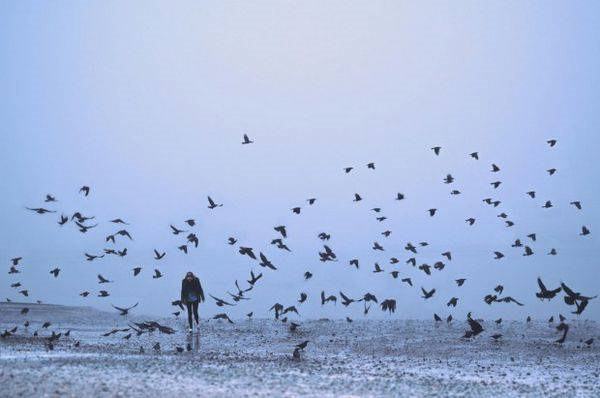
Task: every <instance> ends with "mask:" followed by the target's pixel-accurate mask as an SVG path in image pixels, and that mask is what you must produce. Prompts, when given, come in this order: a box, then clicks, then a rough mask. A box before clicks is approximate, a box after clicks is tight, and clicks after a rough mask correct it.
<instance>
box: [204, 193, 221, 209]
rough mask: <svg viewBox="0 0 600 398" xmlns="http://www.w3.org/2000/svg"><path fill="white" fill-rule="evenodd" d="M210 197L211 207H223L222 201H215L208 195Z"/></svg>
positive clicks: (209, 205)
mask: <svg viewBox="0 0 600 398" xmlns="http://www.w3.org/2000/svg"><path fill="white" fill-rule="evenodd" d="M207 198H208V208H209V209H214V208H216V207H221V206H223V204H222V203H215V201H213V200H212V198H211V197H210V196H207Z"/></svg>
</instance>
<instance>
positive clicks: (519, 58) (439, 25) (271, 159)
mask: <svg viewBox="0 0 600 398" xmlns="http://www.w3.org/2000/svg"><path fill="white" fill-rule="evenodd" d="M599 37H600V5H599V4H598V3H597V2H591V1H590V2H527V3H523V2H510V1H502V2H459V3H456V2H433V1H432V2H398V1H390V2H385V1H377V2H370V1H369V2H367V1H365V2H354V1H329V2H322V1H303V2H274V1H257V2H242V1H240V2H222V1H214V2H184V1H180V2H147V1H144V2H135V1H130V2H118V1H114V2H108V1H107V2H93V3H90V2H46V3H44V2H27V1H13V2H9V1H5V2H2V4H1V5H0V58H1V59H2V62H1V63H0V90H1V93H2V95H1V96H0V118H1V120H2V123H1V124H0V129H1V133H0V168H1V170H2V176H3V179H2V180H3V181H2V185H1V186H0V193H1V197H2V200H1V201H0V206H1V209H2V210H1V214H2V221H3V226H2V228H1V229H0V258H1V259H2V260H1V261H2V263H3V264H4V268H5V271H3V272H4V274H3V276H2V278H1V279H0V280H1V281H2V283H0V297H2V299H4V297H8V298H11V299H13V300H20V299H22V298H23V297H22V296H21V295H19V294H18V293H17V290H18V289H12V288H11V287H10V284H11V283H15V282H17V281H20V282H21V283H22V284H23V285H24V286H25V287H26V288H27V289H28V290H29V292H30V299H31V300H35V299H40V300H43V301H44V302H51V303H61V304H72V305H93V306H96V307H98V308H101V309H107V310H108V309H110V307H109V303H113V304H115V305H119V306H125V305H130V304H134V303H135V302H137V301H140V306H139V308H138V309H137V310H136V311H138V313H148V314H157V315H168V314H169V312H170V311H172V307H171V306H170V301H171V300H172V299H175V298H177V297H178V296H179V289H180V280H181V278H182V277H183V275H184V273H185V272H186V271H188V270H192V271H193V272H195V273H196V274H197V275H198V276H199V277H200V279H201V281H202V283H203V286H204V289H205V291H207V292H209V293H212V294H213V295H215V296H218V297H223V298H226V291H227V290H229V291H230V292H234V291H235V288H234V285H233V282H234V280H236V279H237V280H239V281H240V284H242V285H243V286H246V285H247V283H246V282H245V280H246V279H247V278H248V276H249V272H250V270H251V269H253V270H254V271H255V272H263V274H264V277H263V279H261V280H260V282H258V283H257V285H256V288H255V289H254V290H253V291H251V292H249V293H248V297H251V300H250V301H248V302H243V303H241V304H240V305H238V306H237V307H234V308H232V309H227V311H228V312H229V313H230V314H231V315H232V316H234V317H242V316H243V314H245V313H246V312H249V311H254V312H255V314H256V316H260V317H265V316H269V314H268V312H267V310H268V308H269V307H270V306H271V305H272V304H273V303H275V302H280V303H282V304H284V305H286V306H287V305H292V304H294V303H295V300H297V298H298V296H299V294H300V292H306V293H308V294H309V299H308V301H307V303H305V304H303V305H302V306H300V307H299V310H300V313H301V315H302V318H318V317H345V316H347V315H349V316H351V317H353V318H361V317H362V305H352V306H350V307H349V308H344V307H343V306H341V305H340V303H338V304H337V305H336V306H334V305H332V304H327V305H326V306H324V307H321V305H320V303H319V300H318V295H319V294H320V292H321V290H325V292H326V293H327V294H328V295H329V294H338V292H339V291H340V290H342V291H343V292H344V293H346V294H347V295H349V296H351V297H359V296H361V295H362V294H364V293H365V292H372V293H374V294H375V295H376V296H377V297H378V298H379V299H380V300H382V299H386V298H395V299H397V300H398V310H397V313H396V314H395V315H393V317H400V318H428V319H429V318H431V316H432V313H433V312H436V313H438V314H440V315H442V316H446V315H448V314H449V313H452V314H453V315H454V316H455V317H460V318H463V317H464V316H465V314H466V312H467V311H473V312H474V313H475V314H476V315H477V316H481V317H487V318H498V317H503V318H516V319H523V318H525V317H526V316H527V315H533V316H535V317H538V318H544V319H545V318H547V317H549V316H550V315H551V314H554V315H556V314H558V313H559V312H560V313H563V314H567V313H568V312H569V311H572V310H573V308H572V307H567V306H566V305H565V304H564V302H563V301H562V297H560V298H556V299H555V300H554V301H552V302H550V303H548V302H545V303H540V301H539V300H537V299H536V298H535V296H534V293H535V292H536V291H537V283H536V278H537V277H538V276H541V277H542V278H543V280H544V281H545V282H546V285H547V286H548V287H556V286H558V284H559V283H560V281H561V280H562V281H565V282H567V283H568V284H569V285H572V287H573V288H575V289H576V290H578V291H580V292H582V293H583V294H588V295H593V294H598V293H599V292H600V286H599V283H598V281H599V280H600V279H599V277H598V276H599V271H598V270H599V268H598V261H597V256H598V252H599V250H598V249H599V248H600V247H599V241H598V238H597V236H598V233H600V229H599V227H600V219H599V218H600V207H599V204H598V200H597V196H598V193H599V187H598V173H599V172H600V167H599V166H598V163H597V160H596V156H595V154H596V150H597V146H598V144H599V143H600V135H599V133H598V131H599V125H600V124H599V118H600V116H599V115H600V112H598V103H600V90H599V88H600V87H599V75H598V73H597V71H598V70H600V54H599V41H598V38H599ZM244 133H247V134H248V135H249V136H250V138H251V139H253V140H254V141H255V142H254V143H253V144H251V145H241V140H242V135H243V134H244ZM550 138H556V139H558V144H557V145H556V146H555V147H554V148H550V147H549V146H548V144H546V140H547V139H550ZM433 146H441V147H442V150H441V153H440V155H439V156H435V155H434V154H433V152H432V151H431V149H430V148H431V147H433ZM473 151H478V152H479V155H480V160H478V161H477V160H474V159H472V158H470V157H469V156H468V154H469V153H471V152H473ZM368 162H375V165H376V169H375V170H370V169H367V168H366V164H367V163H368ZM492 163H495V164H497V165H498V166H499V167H500V168H501V170H500V171H499V172H498V173H491V172H490V170H491V164H492ZM346 166H354V167H355V169H354V170H353V171H352V172H351V173H349V174H347V175H346V174H345V173H344V172H343V168H344V167H346ZM550 168H556V169H557V170H558V171H557V172H556V174H555V175H553V176H549V175H548V173H547V172H546V170H547V169H550ZM448 173H451V174H452V175H453V176H454V177H455V179H456V180H455V182H454V183H453V184H444V183H443V181H442V180H443V178H444V177H445V176H446V174H448ZM497 180H500V181H502V182H503V183H502V185H501V186H500V187H499V188H498V189H496V190H495V189H493V188H492V187H491V186H490V183H491V182H493V181H497ZM82 185H89V186H90V187H91V193H90V195H89V196H88V197H84V196H82V195H81V194H78V190H79V187H81V186H82ZM452 189H458V190H460V191H461V195H456V196H453V195H450V194H449V193H450V191H451V190H452ZM529 190H535V191H537V194H538V195H537V197H536V199H531V198H529V197H528V196H527V195H526V194H525V192H527V191H529ZM397 192H402V193H404V194H405V195H406V199H405V200H404V201H396V200H394V198H395V196H396V193H397ZM354 193H360V194H361V196H363V198H364V200H363V201H361V202H359V203H354V202H353V201H352V199H353V195H354ZM46 194H52V195H54V196H56V198H57V199H58V200H59V202H57V203H54V204H53V203H50V204H47V203H44V198H45V195H46ZM207 195H210V196H212V197H213V198H214V199H215V200H216V201H217V202H219V203H223V206H222V207H219V208H217V209H214V210H209V209H207V207H206V206H207V202H206V196H207ZM311 197H315V198H317V201H316V203H315V204H314V205H313V206H308V205H307V203H306V201H305V200H306V199H307V198H311ZM487 197H492V198H494V199H498V200H501V201H502V204H501V205H500V206H499V207H498V208H492V207H490V206H488V205H485V204H484V203H483V202H482V199H484V198H487ZM546 200H551V201H552V202H553V204H554V207H553V208H551V209H543V208H542V207H541V206H542V205H543V204H544V202H545V201H546ZM574 200H580V201H581V203H582V205H583V209H582V210H581V211H578V210H577V209H575V208H574V207H573V206H570V205H569V202H571V201H574ZM25 206H29V207H39V206H45V207H47V208H49V209H53V210H57V211H58V213H56V214H49V215H37V214H33V213H31V212H28V211H27V210H26V209H25ZM294 206H302V212H301V214H300V215H294V214H292V213H291V211H290V209H291V208H292V207H294ZM373 207H381V208H382V213H381V215H385V216H386V217H388V219H387V220H385V221H384V222H378V221H377V220H375V216H376V214H375V213H373V212H372V211H370V209H371V208H373ZM429 208H437V209H438V213H437V214H436V215H435V217H431V218H430V217H429V216H428V215H427V213H426V210H427V209H429ZM75 211H80V212H82V213H83V214H84V215H94V216H95V217H96V219H95V220H94V221H97V222H98V223H99V225H98V227H97V228H95V229H92V230H90V231H89V232H87V233H86V234H82V233H80V232H78V231H77V229H76V228H75V226H74V225H73V223H68V224H66V225H64V226H63V227H59V225H58V224H57V223H56V221H57V219H58V216H59V214H60V213H61V212H62V213H64V214H69V215H70V214H72V213H73V212H75ZM501 212H505V213H507V214H508V219H509V220H512V221H513V222H514V223H515V225H514V226H513V227H511V228H507V227H505V224H504V222H503V220H502V219H501V218H498V217H497V215H498V214H499V213H501ZM117 217H119V218H122V219H124V220H125V221H127V222H129V223H130V224H131V225H130V226H127V229H128V230H129V231H130V232H131V234H132V235H133V238H134V241H133V242H128V241H127V240H126V239H124V238H120V239H118V240H117V244H116V245H114V246H115V248H117V249H121V248H123V247H127V248H128V255H127V256H126V257H124V258H118V257H115V256H106V257H105V258H103V259H101V260H97V261H94V262H87V261H85V259H84V255H83V253H84V252H88V253H94V254H99V253H101V252H102V250H103V248H109V247H111V248H112V246H113V245H112V244H110V243H105V242H104V238H105V236H106V235H108V234H109V233H113V232H115V231H116V230H118V229H119V226H117V225H111V224H110V223H109V222H108V220H111V219H113V218H117ZM469 217H474V218H476V219H477V221H476V223H475V224H474V225H473V226H468V225H467V224H466V223H465V221H464V220H465V219H467V218H469ZM188 218H194V219H196V220H197V222H198V225H197V226H196V227H195V228H193V229H192V228H185V229H190V230H191V231H194V232H195V233H196V235H197V236H198V237H199V239H200V245H199V247H198V248H197V249H195V248H192V249H190V253H189V254H188V255H184V254H183V253H181V252H179V251H178V250H177V249H176V247H177V246H178V245H180V244H181V243H183V242H182V241H185V234H184V235H179V236H174V235H172V234H171V232H170V228H169V224H173V225H177V226H179V227H181V228H182V229H183V227H184V226H185V224H184V223H183V221H184V220H186V219H188ZM281 224H283V225H286V226H287V229H288V234H289V237H288V239H287V242H286V243H287V244H288V246H289V247H290V248H291V250H292V253H287V252H284V251H281V250H279V249H277V248H275V247H274V246H271V245H270V244H269V242H270V240H271V239H272V238H274V237H277V235H278V233H277V232H275V231H274V230H273V227H274V226H277V225H281ZM582 225H586V226H587V227H588V228H589V229H590V230H591V232H592V233H591V235H588V236H585V237H584V236H579V233H580V230H581V227H582ZM388 229H389V230H391V231H392V234H391V236H390V237H388V238H385V237H383V236H382V235H381V232H382V231H385V230H388ZM320 232H327V233H330V234H331V236H332V237H331V240H330V241H329V242H328V245H329V246H330V247H331V248H332V249H333V250H334V251H335V252H336V253H337V255H338V260H339V261H338V262H327V263H322V262H320V261H319V260H318V255H317V252H318V251H319V250H320V249H322V242H321V241H320V240H319V239H318V238H317V234H318V233H320ZM530 233H536V234H537V241H536V242H532V241H531V240H530V239H528V238H526V235H527V234H530ZM229 236H234V237H236V238H237V239H239V242H238V245H239V244H242V245H243V246H251V247H253V248H254V249H255V252H256V253H258V252H259V251H263V252H264V253H266V254H267V256H268V257H269V258H270V259H271V260H272V262H273V263H274V264H275V265H276V266H277V267H278V268H279V270H278V271H276V272H275V271H270V270H265V269H264V268H260V267H259V266H258V264H257V262H253V261H252V260H250V259H249V258H247V257H245V256H241V255H240V254H238V253H237V249H236V247H237V245H236V246H235V247H233V246H229V245H228V244H227V243H226V241H227V238H228V237H229ZM517 238H520V239H521V240H522V241H523V242H524V243H526V244H529V245H530V246H531V248H532V249H533V250H534V252H535V254H534V255H533V256H530V257H524V256H522V253H523V250H522V248H519V249H516V248H512V247H510V245H511V243H512V242H513V241H514V240H515V239H517ZM374 241H377V242H379V243H380V244H381V245H382V246H383V247H384V248H385V251H384V252H375V251H373V250H372V249H371V246H372V245H373V242H374ZM408 241H410V242H413V243H415V244H416V243H418V242H421V241H427V242H429V244H430V245H429V246H427V247H424V248H420V249H419V253H418V255H417V256H416V258H417V265H420V264H422V263H427V264H429V265H433V264H434V263H435V262H436V261H438V260H442V258H440V253H442V252H444V251H447V250H450V251H451V252H452V255H453V258H452V261H447V260H444V262H445V263H446V268H445V269H444V270H443V271H437V270H434V271H433V275H432V276H427V275H425V274H424V273H423V272H422V271H420V270H419V269H417V268H413V267H412V266H410V265H406V264H405V263H404V262H405V261H406V260H407V259H408V258H409V257H411V255H410V253H408V252H406V251H405V250H404V249H403V247H404V245H405V244H406V242H408ZM154 248H157V249H159V250H161V251H162V250H164V251H166V252H167V255H166V257H165V259H164V260H162V261H155V260H154V259H153V258H152V255H153V252H152V250H153V249H154ZM551 248H556V250H557V251H558V255H556V256H549V255H547V253H548V252H549V251H550V249H551ZM493 251H501V252H503V253H504V254H505V255H506V257H505V258H504V259H502V260H494V259H493ZM16 256H22V257H23V260H22V262H21V264H20V265H19V267H18V268H19V270H20V271H21V273H20V274H16V275H8V274H6V272H7V271H8V269H9V267H10V261H9V260H10V258H12V257H16ZM390 257H398V258H399V259H400V260H401V262H400V263H399V264H396V265H391V264H390V263H389V259H390ZM352 258H358V259H359V260H360V269H359V270H356V269H354V268H352V267H350V266H349V265H348V260H350V259H352ZM375 262H378V263H379V264H380V265H381V266H382V268H384V269H385V271H386V272H385V273H381V274H374V273H372V270H373V264H374V263H375ZM55 266H58V267H59V268H61V273H60V275H59V277H58V278H56V279H55V278H54V277H52V276H51V275H50V274H49V273H48V272H49V270H50V269H52V268H54V267H55ZM134 266H142V267H143V271H142V273H141V274H140V275H139V276H137V277H135V278H134V277H133V276H132V273H131V269H132V268H133V267H134ZM154 268H158V269H160V270H161V272H162V273H163V274H164V277H163V278H161V279H152V277H151V275H152V273H153V269H154ZM307 270H309V271H311V272H312V273H313V274H314V277H313V278H312V279H311V280H310V281H304V280H303V276H302V275H303V273H304V272H305V271H307ZM392 270H398V271H399V272H400V276H401V277H411V278H412V280H413V284H414V287H413V288H411V287H410V286H407V285H406V284H404V283H401V282H400V278H399V279H393V278H392V276H391V275H390V274H389V272H390V271H392ZM98 273H101V274H102V275H103V276H105V277H107V278H108V279H110V280H113V281H114V283H112V284H106V285H98V284H97V280H96V275H97V274H98ZM460 277H464V278H467V282H466V283H465V285H464V286H462V287H460V288H459V287H457V286H456V284H455V283H454V279H456V278H460ZM242 281H244V282H242ZM497 284H502V285H504V294H505V295H511V296H513V297H515V298H516V299H518V300H520V301H522V302H523V303H524V304H525V306H524V307H517V306H515V305H514V304H504V303H496V304H493V305H492V306H488V305H486V304H485V303H484V302H483V301H482V299H483V297H484V296H485V295H486V294H488V293H491V292H493V288H494V287H495V286H496V285H497ZM421 286H423V287H425V288H426V289H428V290H429V289H431V288H434V287H435V288H436V289H437V292H436V294H435V296H434V297H433V298H432V299H429V300H427V301H425V300H424V299H422V298H421V297H420V296H421V292H420V287H421ZM101 288H102V289H106V290H108V291H109V292H110V294H111V296H110V297H109V298H97V297H92V296H95V295H96V294H97V292H98V290H99V289H101ZM83 290H88V291H90V292H92V296H90V297H88V298H86V299H84V298H82V297H80V296H79V295H78V293H79V292H81V291H83ZM453 296H456V297H458V298H459V302H458V306H457V307H456V308H455V309H450V308H448V307H447V306H446V302H447V301H448V300H449V299H450V298H451V297H453ZM599 302H600V300H598V302H596V301H593V302H591V304H590V305H589V307H588V309H587V310H586V312H585V313H584V315H585V317H587V318H593V319H596V320H598V319H600V305H599V304H598V303H599ZM217 312H222V310H221V309H219V308H218V307H216V306H215V305H214V303H213V302H212V300H211V299H209V301H208V303H207V304H205V305H203V306H202V307H201V315H202V316H208V315H212V314H214V313H217ZM370 316H377V317H383V316H385V317H387V316H388V315H387V314H383V313H382V312H381V310H380V309H379V308H372V309H371V312H370Z"/></svg>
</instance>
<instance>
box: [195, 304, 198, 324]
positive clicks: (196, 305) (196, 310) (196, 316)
mask: <svg viewBox="0 0 600 398" xmlns="http://www.w3.org/2000/svg"><path fill="white" fill-rule="evenodd" d="M194 319H195V320H196V325H198V302H197V301H196V302H195V303H194Z"/></svg>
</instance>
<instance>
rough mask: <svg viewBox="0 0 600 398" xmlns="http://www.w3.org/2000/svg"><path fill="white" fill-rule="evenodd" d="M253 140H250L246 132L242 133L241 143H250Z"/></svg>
mask: <svg viewBox="0 0 600 398" xmlns="http://www.w3.org/2000/svg"><path fill="white" fill-rule="evenodd" d="M253 142H254V141H251V140H250V138H248V135H247V134H244V140H243V141H242V145H245V144H252V143H253Z"/></svg>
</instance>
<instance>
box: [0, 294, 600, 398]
mask: <svg viewBox="0 0 600 398" xmlns="http://www.w3.org/2000/svg"><path fill="white" fill-rule="evenodd" d="M27 306H28V307H29V308H30V309H31V310H30V312H29V313H28V314H26V315H21V314H20V309H21V308H22V307H23V306H22V305H20V304H11V303H4V304H0V332H3V331H4V330H6V329H8V330H10V329H11V328H13V327H14V326H18V329H17V331H16V333H15V335H12V336H8V337H5V338H2V339H0V385H1V389H0V396H2V397H17V396H26V397H29V396H35V397H38V396H61V397H62V396H94V397H98V396H123V397H127V396H145V397H147V396H186V395H190V394H194V395H196V396H203V397H204V396H282V395H283V396H298V395H307V396H319V397H323V396H428V397H433V396H476V397H498V396H561V397H564V396H582V397H599V396H600V378H599V375H600V344H599V343H600V341H598V340H599V338H600V328H599V326H598V324H597V323H595V322H586V321H578V320H571V319H570V320H568V321H567V322H568V323H569V324H570V326H571V329H570V331H569V335H568V337H567V340H566V342H565V343H564V344H563V345H558V344H556V343H554V341H555V340H556V339H557V338H558V337H559V332H557V331H556V330H555V326H556V323H555V324H554V325H549V324H548V323H547V322H546V321H537V322H532V323H531V324H526V323H524V322H505V323H502V325H500V326H497V325H496V324H495V323H494V322H492V321H485V322H484V323H483V326H484V328H485V331H484V332H483V333H482V334H481V335H479V336H477V337H476V338H474V339H470V340H465V339H462V338H461V336H462V335H463V333H464V331H465V330H466V329H467V328H468V326H467V324H466V322H465V320H464V319H462V320H457V321H455V322H454V323H453V324H452V325H450V326H448V325H446V323H445V322H444V323H443V324H438V325H435V324H434V322H433V321H409V320H406V321H400V320H389V321H375V320H355V321H354V322H352V323H348V322H346V321H344V320H336V321H327V320H312V321H302V322H300V323H301V326H300V327H299V328H298V329H297V330H296V331H294V332H291V331H290V330H289V323H282V322H276V321H274V320H251V321H248V320H240V321H235V323H234V324H229V323H226V322H221V321H214V320H209V321H208V320H203V321H202V323H201V331H200V333H199V334H197V335H189V334H187V333H185V332H184V331H183V330H184V325H185V322H184V320H183V319H179V320H177V319H169V320H157V319H152V318H149V317H148V318H146V317H140V316H133V317H128V318H126V317H122V316H119V315H116V314H112V313H106V312H101V311H98V310H94V309H91V308H81V307H62V306H53V305H31V304H28V305H27ZM26 319H27V320H29V321H30V322H31V325H30V326H29V327H28V328H27V329H26V328H24V327H23V323H24V321H25V320H26ZM144 320H148V321H150V320H157V321H159V322H160V323H161V324H164V325H168V326H171V327H173V328H174V329H176V333H175V334H172V335H166V334H161V333H158V332H153V333H145V334H143V335H142V336H140V337H137V336H136V334H135V332H134V333H133V335H132V337H131V338H130V339H129V340H125V339H123V336H125V335H127V334H129V333H131V331H127V332H118V333H116V334H114V335H111V336H109V337H103V336H102V334H103V333H106V332H108V331H110V330H111V329H113V328H126V327H127V324H128V322H133V321H135V322H140V321H144ZM45 321H49V322H51V323H52V325H51V326H50V327H48V328H47V329H42V330H41V331H40V332H39V336H40V337H37V338H36V337H33V333H34V332H35V331H36V330H40V327H41V325H42V324H43V323H44V322H45ZM67 330H71V332H70V337H68V338H66V339H65V338H63V337H61V338H60V339H59V341H58V342H57V343H56V344H55V346H54V350H52V351H50V350H48V348H47V347H46V337H47V336H49V335H50V334H51V333H52V331H55V332H57V333H58V332H62V333H64V332H66V331H67ZM495 333H501V334H502V335H503V336H502V337H501V338H500V339H499V341H493V339H492V338H491V335H492V334H495ZM591 337H594V338H595V341H594V343H593V344H591V345H589V346H588V345H587V344H585V343H584V341H585V340H588V339H589V338H591ZM305 340H308V341H309V343H308V346H307V347H306V349H305V350H304V352H303V353H302V355H301V359H300V360H294V359H293V358H292V352H293V349H294V346H295V345H296V344H298V343H301V342H302V341H305ZM76 342H80V345H79V347H75V343H76ZM157 342H158V343H160V347H161V349H160V351H155V350H154V349H153V348H152V347H153V345H154V344H155V343H157ZM188 344H189V346H190V348H191V351H187V350H186V346H187V345H188ZM140 347H143V348H144V350H145V353H143V354H140V353H139V351H140ZM176 347H181V348H183V349H184V352H183V353H177V351H176Z"/></svg>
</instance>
